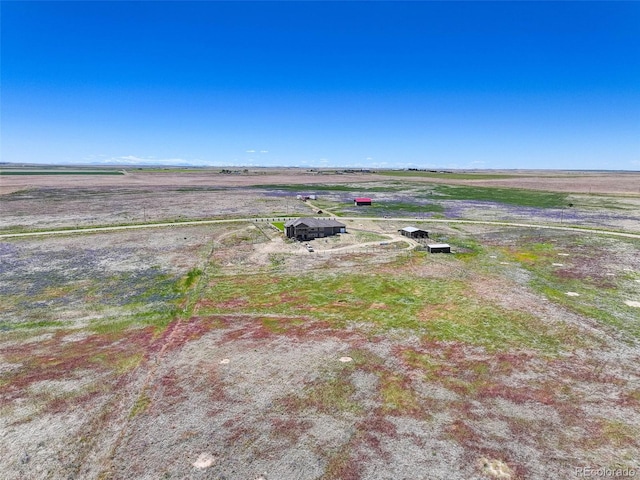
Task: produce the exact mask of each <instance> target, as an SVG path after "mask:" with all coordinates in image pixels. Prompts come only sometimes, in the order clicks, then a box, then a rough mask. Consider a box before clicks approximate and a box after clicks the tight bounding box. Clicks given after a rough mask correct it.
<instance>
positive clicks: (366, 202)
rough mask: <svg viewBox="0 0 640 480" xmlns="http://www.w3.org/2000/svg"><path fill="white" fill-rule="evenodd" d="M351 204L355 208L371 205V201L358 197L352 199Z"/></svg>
mask: <svg viewBox="0 0 640 480" xmlns="http://www.w3.org/2000/svg"><path fill="white" fill-rule="evenodd" d="M353 203H354V205H357V206H361V205H371V199H370V198H367V197H358V198H354V199H353Z"/></svg>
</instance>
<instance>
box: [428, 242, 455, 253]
mask: <svg viewBox="0 0 640 480" xmlns="http://www.w3.org/2000/svg"><path fill="white" fill-rule="evenodd" d="M427 251H428V252H429V253H451V247H450V246H449V244H448V243H432V244H431V245H427Z"/></svg>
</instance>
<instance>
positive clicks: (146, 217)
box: [0, 169, 640, 233]
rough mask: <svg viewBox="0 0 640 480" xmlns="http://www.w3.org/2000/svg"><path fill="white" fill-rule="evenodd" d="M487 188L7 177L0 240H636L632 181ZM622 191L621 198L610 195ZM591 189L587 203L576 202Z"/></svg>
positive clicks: (1, 186)
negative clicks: (378, 220)
mask: <svg viewBox="0 0 640 480" xmlns="http://www.w3.org/2000/svg"><path fill="white" fill-rule="evenodd" d="M466 175H468V174H466ZM480 178H482V175H480ZM522 178H524V179H526V180H530V179H531V178H533V179H534V180H536V181H539V182H546V181H547V180H548V181H555V180H558V179H560V180H562V181H564V180H567V181H568V180H570V181H571V182H573V183H570V184H567V186H569V185H574V186H575V189H574V191H567V192H563V191H552V190H553V189H552V188H549V189H545V188H542V189H541V190H535V189H529V188H527V186H526V185H520V188H515V187H516V186H518V185H519V184H518V183H517V182H518V181H519V179H522ZM490 181H494V180H482V179H481V180H460V179H453V180H451V181H449V180H447V179H443V178H435V179H433V178H427V177H424V178H422V177H415V178H414V177H408V178H407V179H403V178H399V177H388V179H384V177H382V176H381V175H378V174H366V173H363V174H335V172H334V173H325V174H318V173H313V174H312V173H309V172H305V171H302V170H296V169H283V170H268V169H265V170H256V171H251V172H250V173H248V174H239V175H229V174H220V173H219V171H211V172H207V173H205V172H203V171H195V172H194V171H187V172H173V173H170V172H148V171H134V172H133V173H128V174H127V175H120V176H110V175H106V176H101V175H97V176H93V175H87V176H84V175H77V176H76V175H69V176H65V175H53V176H28V177H24V178H23V177H19V176H16V177H13V176H12V177H3V179H2V181H1V182H0V192H3V193H4V194H3V195H0V210H1V211H2V213H3V214H2V216H1V217H0V232H5V233H9V232H14V231H16V232H17V231H30V230H47V229H55V228H67V227H95V226H107V225H125V224H136V223H154V222H167V221H185V220H204V219H215V218H238V217H242V218H245V217H258V216H264V217H269V216H295V215H310V214H315V213H316V211H317V209H324V210H326V213H328V214H331V215H342V216H371V217H382V216H392V217H397V216H405V217H412V218H413V217H421V216H422V217H425V218H445V219H446V218H452V219H475V220H490V221H491V220H496V221H511V222H518V223H541V224H544V223H549V224H567V225H575V226H583V227H591V228H606V229H614V230H623V231H625V230H626V231H640V193H633V192H632V190H633V189H632V188H631V185H634V187H633V188H635V189H637V184H640V175H638V174H633V173H628V174H611V175H606V174H602V175H598V176H596V175H593V174H590V173H585V174H582V175H579V174H577V173H574V174H565V175H564V176H562V175H560V174H556V176H549V175H547V176H545V175H539V176H534V177H529V176H527V177H522V176H519V175H511V176H510V177H509V178H508V179H506V180H505V181H507V182H511V183H506V184H500V186H486V185H487V184H486V182H490ZM500 181H502V180H500ZM287 182H288V183H287ZM442 182H448V183H446V184H445V183H442ZM636 182H637V183H636ZM483 185H484V186H483ZM535 185H538V184H535ZM627 186H628V187H629V188H627ZM621 188H623V189H624V190H625V191H626V192H627V193H626V194H624V195H618V194H616V193H615V192H616V191H618V190H620V189H621ZM589 189H592V190H593V191H594V193H591V194H589V193H580V192H588V191H589ZM596 191H598V192H600V191H601V193H598V194H595V192H596ZM300 193H303V194H311V193H313V194H316V195H317V196H318V199H317V200H316V201H313V202H311V203H312V204H306V203H304V202H300V201H298V200H296V199H295V197H296V195H297V194H300ZM355 196H369V197H371V198H373V200H374V204H373V206H372V207H369V208H356V207H354V206H353V203H352V199H353V198H354V197H355ZM315 207H317V208H315Z"/></svg>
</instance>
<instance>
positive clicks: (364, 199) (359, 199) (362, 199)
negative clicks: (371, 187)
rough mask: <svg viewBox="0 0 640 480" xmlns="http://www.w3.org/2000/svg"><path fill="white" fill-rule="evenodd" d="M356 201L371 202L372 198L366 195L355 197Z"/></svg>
mask: <svg viewBox="0 0 640 480" xmlns="http://www.w3.org/2000/svg"><path fill="white" fill-rule="evenodd" d="M355 201H356V202H370V201H371V199H370V198H365V197H359V198H356V199H355Z"/></svg>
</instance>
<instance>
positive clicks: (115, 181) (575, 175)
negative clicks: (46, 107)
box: [0, 168, 640, 197]
mask: <svg viewBox="0 0 640 480" xmlns="http://www.w3.org/2000/svg"><path fill="white" fill-rule="evenodd" d="M116 171H118V172H119V171H124V172H125V173H126V174H125V175H106V176H102V175H95V176H93V175H91V176H84V175H69V176H64V175H53V176H47V175H40V176H39V175H27V176H25V175H16V176H7V177H4V178H3V179H2V182H0V195H2V194H6V193H11V192H15V191H19V190H25V189H38V188H45V187H53V188H94V187H108V188H128V187H133V188H144V187H167V186H169V187H248V186H252V185H269V184H287V185H292V184H293V185H295V184H298V185H304V184H314V183H315V184H324V183H336V184H341V183H354V182H357V183H359V182H372V181H373V182H377V181H381V180H382V181H394V182H399V181H401V182H408V181H410V182H413V183H421V184H424V183H436V184H441V183H442V184H452V185H473V186H487V187H505V188H525V189H531V190H541V191H550V192H564V193H568V192H573V193H584V194H605V195H607V194H615V195H631V196H636V197H637V196H640V187H639V185H640V173H639V172H579V171H571V172H564V171H548V170H544V171H532V170H523V171H516V172H514V171H508V170H507V171H493V170H492V171H477V172H465V173H458V174H455V175H435V176H419V175H416V176H413V175H411V176H398V175H397V174H391V175H386V174H385V171H380V172H379V173H373V172H369V173H357V172H352V171H349V172H348V173H345V172H343V171H337V170H316V171H313V172H309V171H307V170H304V169H296V168H282V169H278V168H262V169H260V168H251V170H250V171H249V172H248V173H247V174H244V173H242V174H237V175H234V174H231V175H230V174H222V173H220V171H221V170H220V168H210V169H190V170H181V169H160V171H158V170H153V169H135V168H128V169H125V170H122V169H121V168H119V169H117V170H116ZM409 173H412V172H409ZM417 173H420V172H417ZM461 175H462V176H463V177H464V178H460V176H461ZM496 175H497V176H499V177H504V178H495V177H496ZM471 176H473V179H471V178H470V177H471ZM489 176H490V178H489Z"/></svg>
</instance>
